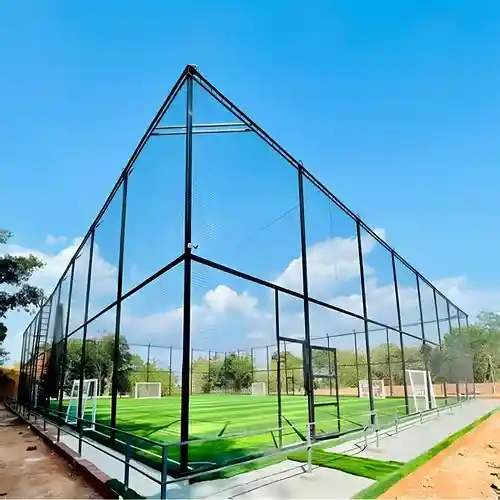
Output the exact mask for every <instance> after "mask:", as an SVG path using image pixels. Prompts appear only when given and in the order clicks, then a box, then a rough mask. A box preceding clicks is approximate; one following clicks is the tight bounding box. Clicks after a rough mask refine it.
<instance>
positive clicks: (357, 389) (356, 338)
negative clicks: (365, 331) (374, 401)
mask: <svg viewBox="0 0 500 500" xmlns="http://www.w3.org/2000/svg"><path fill="white" fill-rule="evenodd" d="M352 333H353V335H354V362H355V363H356V391H357V392H358V398H359V397H361V393H360V391H359V359H358V333H357V332H356V330H353V331H352Z"/></svg>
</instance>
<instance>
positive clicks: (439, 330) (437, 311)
mask: <svg viewBox="0 0 500 500" xmlns="http://www.w3.org/2000/svg"><path fill="white" fill-rule="evenodd" d="M432 291H433V292H434V311H435V313H436V324H437V332H438V340H439V350H440V351H441V352H443V341H442V339H441V325H440V323H439V310H438V304H437V294H436V289H435V288H433V289H432ZM441 359H442V358H441ZM440 368H441V367H440ZM446 386H447V383H446V377H445V379H444V383H443V395H444V401H445V404H446V405H448V388H447V387H446Z"/></svg>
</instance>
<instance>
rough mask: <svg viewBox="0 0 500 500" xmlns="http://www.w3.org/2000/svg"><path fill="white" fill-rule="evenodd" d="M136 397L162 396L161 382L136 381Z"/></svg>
mask: <svg viewBox="0 0 500 500" xmlns="http://www.w3.org/2000/svg"><path fill="white" fill-rule="evenodd" d="M135 397H136V398H161V382H136V384H135Z"/></svg>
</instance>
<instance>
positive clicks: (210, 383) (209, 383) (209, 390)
mask: <svg viewBox="0 0 500 500" xmlns="http://www.w3.org/2000/svg"><path fill="white" fill-rule="evenodd" d="M211 352H212V351H210V350H209V351H208V374H207V378H208V393H209V394H210V393H211V392H212V380H211V375H210V357H211Z"/></svg>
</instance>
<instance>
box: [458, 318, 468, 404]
mask: <svg viewBox="0 0 500 500" xmlns="http://www.w3.org/2000/svg"><path fill="white" fill-rule="evenodd" d="M457 323H458V331H459V332H460V333H462V325H461V324H460V313H459V312H458V309H457ZM460 336H461V335H460ZM467 356H470V354H467ZM464 378H465V380H464V382H465V397H466V398H467V399H469V385H468V383H467V374H464Z"/></svg>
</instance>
